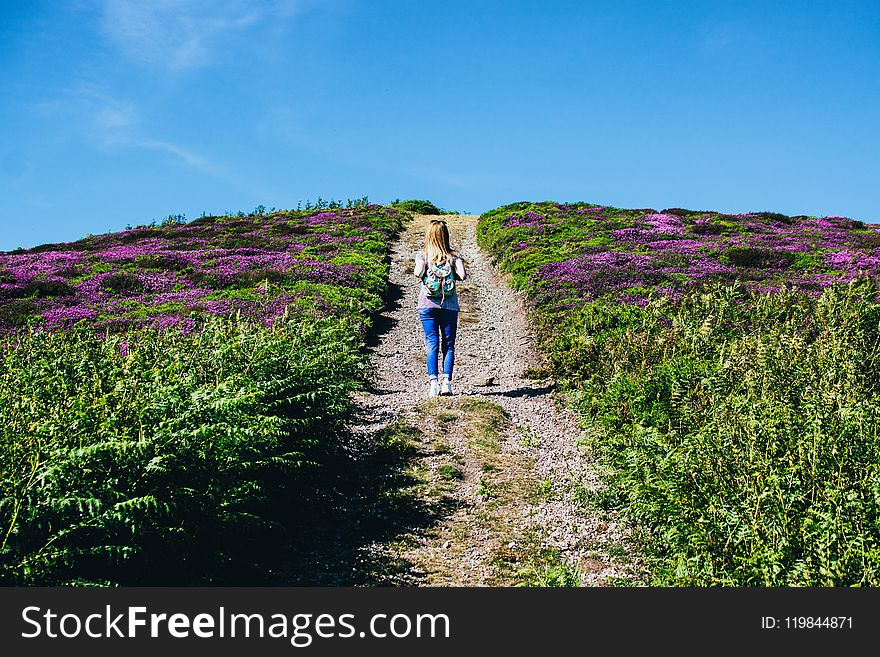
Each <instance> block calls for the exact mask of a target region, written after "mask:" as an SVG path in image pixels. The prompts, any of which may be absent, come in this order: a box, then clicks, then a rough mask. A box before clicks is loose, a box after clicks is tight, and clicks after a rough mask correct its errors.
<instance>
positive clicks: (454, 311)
mask: <svg viewBox="0 0 880 657" xmlns="http://www.w3.org/2000/svg"><path fill="white" fill-rule="evenodd" d="M415 260H416V265H415V275H416V276H417V277H418V278H419V279H420V280H421V281H422V283H421V286H420V287H419V305H418V308H419V319H421V320H422V328H423V329H424V331H425V347H426V349H427V352H428V358H427V362H428V397H436V396H437V395H438V394H439V395H451V394H452V365H453V362H454V360H455V332H456V328H457V327H458V310H459V308H458V292H457V289H456V288H457V287H458V286H457V285H456V281H463V280H465V279H466V278H467V271H466V270H465V268H464V260H462V259H461V258H460V257H458V256H457V255H456V254H455V252H454V251H453V250H452V248H451V247H450V246H449V229H448V228H447V227H446V222H445V221H441V220H438V219H434V220H432V221H431V224H430V225H429V226H428V229H427V231H425V250H424V251H419V252H418V253H416V258H415ZM438 349H442V350H443V378H442V379H441V380H440V381H438V365H437V358H438Z"/></svg>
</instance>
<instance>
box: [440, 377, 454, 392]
mask: <svg viewBox="0 0 880 657" xmlns="http://www.w3.org/2000/svg"><path fill="white" fill-rule="evenodd" d="M440 394H441V395H451V394H452V382H451V381H450V380H449V379H443V383H441V384H440Z"/></svg>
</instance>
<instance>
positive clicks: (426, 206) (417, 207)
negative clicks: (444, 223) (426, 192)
mask: <svg viewBox="0 0 880 657" xmlns="http://www.w3.org/2000/svg"><path fill="white" fill-rule="evenodd" d="M388 207H391V208H397V209H398V210H406V211H407V212H413V213H415V214H443V211H442V210H441V209H440V208H438V207H437V206H436V205H434V204H433V203H431V202H430V201H415V200H412V201H395V202H394V203H390V204H389V206H388Z"/></svg>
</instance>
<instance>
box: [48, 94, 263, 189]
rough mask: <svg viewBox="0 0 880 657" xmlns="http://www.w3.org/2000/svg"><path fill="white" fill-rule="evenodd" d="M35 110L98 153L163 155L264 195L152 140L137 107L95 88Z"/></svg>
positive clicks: (182, 150) (223, 171) (174, 146)
mask: <svg viewBox="0 0 880 657" xmlns="http://www.w3.org/2000/svg"><path fill="white" fill-rule="evenodd" d="M35 109H36V110H37V111H38V112H39V113H40V114H41V115H42V116H43V117H45V118H46V119H47V120H49V121H51V122H52V123H55V124H61V125H65V126H74V125H75V126H77V130H76V133H78V134H79V136H80V137H81V138H84V139H86V141H88V142H89V143H90V144H91V146H92V147H94V148H96V149H99V150H102V151H109V152H118V151H124V150H138V149H141V150H151V151H161V152H163V153H167V154H169V155H171V156H173V157H174V158H175V159H176V160H178V161H179V162H181V163H182V164H184V165H185V166H187V167H189V168H190V169H192V170H193V171H196V172H198V173H201V174H203V175H206V176H210V177H212V178H215V179H217V180H221V181H223V182H226V183H229V184H231V185H234V186H236V187H239V188H242V189H246V190H247V191H248V192H250V193H252V194H255V195H260V194H261V193H262V191H261V190H256V189H255V188H254V187H253V186H252V185H251V184H250V183H249V182H248V181H247V180H244V179H242V178H241V177H240V176H237V175H235V174H234V172H231V171H229V170H227V169H226V168H225V167H223V166H222V165H221V164H220V163H217V162H214V161H212V160H211V159H210V158H207V157H205V156H203V155H200V154H199V153H196V152H194V151H192V150H190V149H188V148H186V147H184V146H181V145H180V144H175V143H173V142H170V141H167V140H163V139H157V138H155V137H152V136H149V135H148V134H146V131H145V129H144V127H143V125H142V121H141V116H140V113H139V112H138V109H137V107H136V106H135V105H134V103H132V102H130V101H128V100H125V99H122V98H117V97H114V96H112V95H110V94H108V93H106V92H104V91H103V90H102V89H101V88H99V87H98V86H96V85H94V84H89V83H79V84H77V85H74V86H73V87H71V88H69V89H67V90H65V91H64V92H63V93H61V94H60V95H59V96H58V97H56V98H54V99H51V100H47V101H43V102H41V103H38V104H36V105H35ZM65 132H68V131H65ZM263 195H265V194H263Z"/></svg>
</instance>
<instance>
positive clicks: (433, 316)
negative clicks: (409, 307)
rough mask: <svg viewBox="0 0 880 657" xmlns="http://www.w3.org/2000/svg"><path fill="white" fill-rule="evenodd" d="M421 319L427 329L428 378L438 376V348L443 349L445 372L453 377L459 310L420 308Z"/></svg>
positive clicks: (423, 326)
mask: <svg viewBox="0 0 880 657" xmlns="http://www.w3.org/2000/svg"><path fill="white" fill-rule="evenodd" d="M419 319H421V320H422V328H423V329H424V331H425V347H426V348H427V352H428V378H429V379H436V378H437V356H438V349H442V350H443V374H445V375H446V376H448V377H449V378H450V379H452V363H453V361H454V360H455V330H456V328H457V326H458V311H457V310H447V309H446V308H419Z"/></svg>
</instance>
